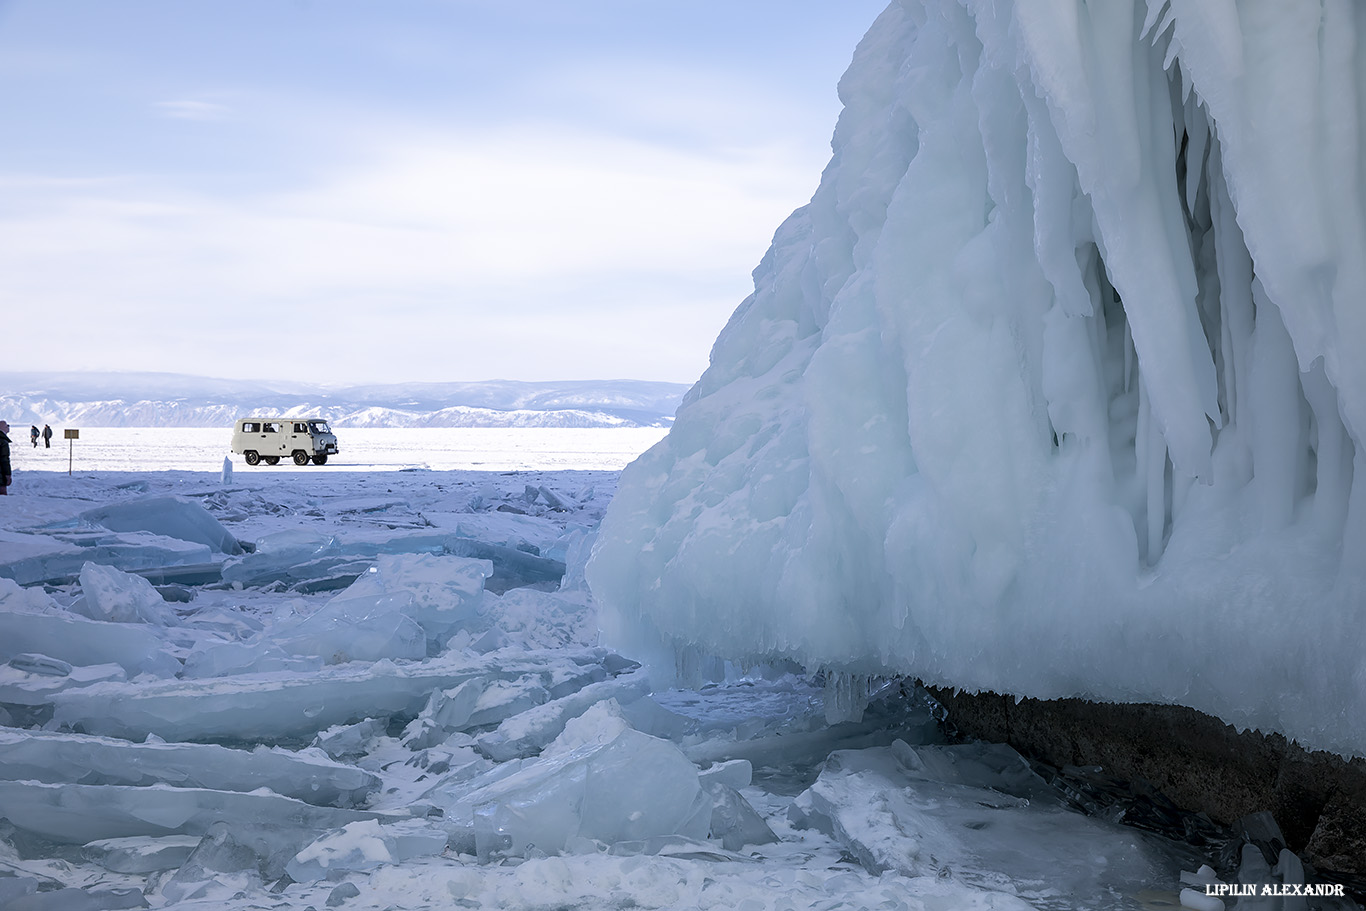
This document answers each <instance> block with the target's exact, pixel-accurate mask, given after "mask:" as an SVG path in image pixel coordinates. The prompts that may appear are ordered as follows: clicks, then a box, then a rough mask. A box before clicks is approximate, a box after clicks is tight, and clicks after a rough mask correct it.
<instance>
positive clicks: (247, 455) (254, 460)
mask: <svg viewBox="0 0 1366 911" xmlns="http://www.w3.org/2000/svg"><path fill="white" fill-rule="evenodd" d="M242 458H244V459H246V460H247V464H248V465H256V464H258V463H259V462H260V461H261V456H260V455H259V454H258V453H257V452H256V450H254V449H248V450H247V451H246V452H244V453H242Z"/></svg>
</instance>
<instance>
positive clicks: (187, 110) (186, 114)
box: [153, 101, 232, 121]
mask: <svg viewBox="0 0 1366 911" xmlns="http://www.w3.org/2000/svg"><path fill="white" fill-rule="evenodd" d="M153 106H154V107H155V108H156V110H157V113H159V114H160V115H161V116H162V117H169V118H171V119H172V120H199V121H214V120H224V119H226V118H227V116H228V115H229V114H231V113H232V110H231V109H230V108H229V107H228V106H227V105H223V104H218V103H217V102H213V101H158V102H157V103H156V104H155V105H153Z"/></svg>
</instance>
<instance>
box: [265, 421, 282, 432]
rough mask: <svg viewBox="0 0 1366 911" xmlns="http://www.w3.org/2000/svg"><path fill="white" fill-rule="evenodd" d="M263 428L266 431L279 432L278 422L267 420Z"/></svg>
mask: <svg viewBox="0 0 1366 911" xmlns="http://www.w3.org/2000/svg"><path fill="white" fill-rule="evenodd" d="M265 430H266V433H279V432H280V425H279V424H274V423H270V422H267V423H266V427H265Z"/></svg>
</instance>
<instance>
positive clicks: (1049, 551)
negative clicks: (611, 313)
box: [589, 0, 1366, 755]
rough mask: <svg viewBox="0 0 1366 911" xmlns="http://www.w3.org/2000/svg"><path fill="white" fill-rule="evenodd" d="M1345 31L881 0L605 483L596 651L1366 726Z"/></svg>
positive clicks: (1335, 1)
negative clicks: (608, 494)
mask: <svg viewBox="0 0 1366 911" xmlns="http://www.w3.org/2000/svg"><path fill="white" fill-rule="evenodd" d="M1363 38H1366V8H1363V7H1362V6H1361V5H1360V4H1355V3H1352V2H1350V0H1325V2H1322V3H1320V2H1317V0H1315V2H1309V0H1303V2H1301V0H1293V2H1292V0H1247V2H1241V3H1236V4H1235V3H1234V2H1233V0H1147V2H1144V0H1107V2H1105V3H1084V2H1079V0H1048V2H1040V3H1018V4H1015V3H1011V2H1009V0H995V2H992V0H959V2H953V0H897V2H895V3H892V4H891V5H890V6H889V7H888V9H887V10H886V11H885V12H884V13H883V14H882V16H880V17H879V19H878V20H877V22H876V23H875V24H874V25H873V27H872V29H871V30H870V31H869V33H868V35H867V36H866V37H865V39H864V40H863V42H862V43H861V44H860V46H859V48H858V51H857V53H856V55H855V58H854V61H853V64H852V65H851V67H850V69H849V71H848V73H847V74H846V75H845V77H844V79H843V80H842V81H841V83H840V93H841V98H842V99H843V101H844V104H845V109H844V112H843V114H842V115H841V118H840V121H839V124H838V126H837V128H836V131H835V136H834V140H833V144H832V145H833V151H834V157H833V159H832V161H831V164H830V165H829V167H828V168H827V169H826V171H825V174H824V175H823V178H822V180H821V184H820V187H819V189H818V190H817V192H816V194H815V196H814V197H813V199H812V201H811V203H810V204H809V205H808V206H806V207H804V208H802V209H800V210H798V211H797V212H795V213H794V214H793V215H792V216H791V217H790V218H789V219H788V220H787V221H786V222H785V223H784V224H783V225H782V226H781V227H780V228H779V229H778V232H777V234H776V236H775V238H774V242H773V246H772V248H771V249H770V251H769V252H768V254H767V255H766V256H765V257H764V259H763V261H762V262H761V263H760V265H759V267H758V268H757V269H756V270H755V273H754V277H755V292H754V294H753V295H752V296H751V297H750V298H748V299H747V300H746V301H745V302H744V303H742V304H741V305H740V307H739V309H738V310H737V311H736V313H735V315H734V316H733V317H732V318H731V320H730V323H729V324H728V325H727V326H726V328H725V329H724V331H723V332H722V334H721V336H720V337H719V338H718V340H717V342H716V345H715V347H714V349H713V351H712V358H711V366H710V368H709V369H708V371H707V372H706V373H705V374H704V375H703V377H702V378H701V380H700V381H699V382H698V384H697V385H696V386H695V387H694V388H693V389H692V391H691V392H690V393H689V395H688V396H687V398H686V399H685V401H684V403H683V405H682V406H681V408H680V410H679V412H678V415H677V420H676V423H675V424H674V426H673V429H672V430H671V431H670V433H669V435H668V437H667V438H665V439H664V440H663V441H662V442H661V443H659V444H658V445H657V446H656V447H655V448H654V449H652V450H651V451H650V452H648V453H647V454H646V455H644V456H643V457H641V458H640V459H639V460H638V461H637V462H635V463H634V464H633V465H632V466H631V467H630V468H628V469H627V470H626V472H625V474H624V475H623V477H622V481H621V485H620V488H619V492H618V495H617V497H616V500H615V501H614V502H613V504H612V507H611V509H610V511H609V513H608V515H607V517H606V519H605V521H604V523H603V527H602V533H601V536H600V538H599V541H598V543H597V545H596V549H595V553H594V556H593V560H592V563H591V564H590V566H589V579H590V581H591V583H592V585H593V590H594V593H595V595H596V596H597V597H598V598H599V600H600V602H601V603H602V604H603V606H604V614H605V616H604V625H605V627H606V628H607V630H608V632H609V634H610V635H611V637H612V638H613V640H614V644H615V645H617V646H618V647H620V648H622V649H624V650H626V651H627V652H628V653H631V654H636V655H640V654H642V653H643V650H645V649H653V650H654V654H655V655H656V656H657V659H656V660H657V662H658V661H668V662H670V664H672V662H673V660H674V658H675V657H676V656H682V657H684V658H687V657H688V656H696V655H698V654H711V655H714V656H720V657H724V658H728V659H735V660H742V661H759V660H768V659H770V658H772V657H773V656H783V657H787V658H791V659H795V660H797V661H799V662H801V663H803V664H804V665H806V666H808V667H817V666H820V667H825V668H828V669H831V670H833V671H838V672H842V673H844V674H852V675H878V674H889V673H898V674H900V673H906V674H915V675H918V676H920V677H922V678H924V679H926V680H928V681H931V682H934V683H939V684H945V685H950V686H955V687H961V688H967V689H990V690H995V691H999V692H1008V693H1015V694H1019V695H1028V696H1035V697H1040V698H1052V697H1062V696H1082V697H1088V698H1095V699H1101V700H1110V701H1126V702H1132V701H1152V702H1162V703H1179V704H1185V705H1189V706H1192V707H1194V708H1197V709H1201V710H1203V711H1207V712H1210V713H1213V714H1215V715H1217V716H1219V717H1221V718H1223V719H1225V720H1227V721H1229V722H1232V723H1234V724H1237V725H1239V726H1243V727H1257V728H1261V729H1263V730H1276V731H1280V732H1282V733H1284V734H1286V735H1289V736H1290V737H1292V738H1295V739H1297V740H1299V741H1300V742H1301V743H1302V744H1304V745H1305V746H1307V747H1310V748H1326V749H1331V750H1335V751H1338V752H1341V753H1345V754H1355V755H1366V727H1364V726H1363V725H1362V724H1361V721H1360V719H1361V718H1363V717H1366V665H1363V664H1362V662H1361V660H1360V654H1361V632H1360V629H1361V626H1360V619H1361V616H1362V608H1363V605H1366V463H1364V462H1363V459H1366V447H1363V440H1364V439H1366V438H1364V437H1363V433H1366V358H1362V357H1361V355H1360V352H1362V351H1363V350H1366V231H1364V230H1363V226H1364V222H1366V219H1364V217H1363V216H1364V215H1366V195H1364V194H1363V180H1362V177H1363V167H1364V164H1366V149H1363V146H1362V115H1363V113H1366V55H1363V54H1361V53H1359V52H1358V50H1357V45H1358V43H1359V42H1360V41H1361V40H1363ZM685 666H692V665H690V663H689V662H688V661H683V662H682V663H681V664H680V667H685Z"/></svg>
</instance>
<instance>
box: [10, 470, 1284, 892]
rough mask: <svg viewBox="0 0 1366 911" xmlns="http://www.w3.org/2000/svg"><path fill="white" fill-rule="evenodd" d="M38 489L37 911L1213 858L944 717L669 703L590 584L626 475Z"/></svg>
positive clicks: (40, 483)
mask: <svg viewBox="0 0 1366 911" xmlns="http://www.w3.org/2000/svg"><path fill="white" fill-rule="evenodd" d="M16 477H17V478H18V480H19V482H20V483H19V485H18V486H17V487H16V489H15V493H14V494H13V495H11V496H8V497H5V498H3V499H0V575H3V576H6V577H9V576H13V575H16V574H17V575H21V576H23V577H25V578H26V579H27V580H28V581H27V582H26V583H25V584H22V585H21V584H20V583H18V582H16V581H13V579H12V578H0V706H3V708H0V722H3V726H0V818H3V821H0V907H3V908H5V909H7V911H25V909H28V911H32V909H57V911H79V909H114V908H125V907H145V906H151V907H163V908H179V909H189V908H200V909H249V908H250V909H257V908H278V909H299V911H302V909H305V908H310V907H311V908H315V909H321V908H324V907H344V908H351V909H405V911H408V909H423V908H443V909H445V908H461V907H470V908H547V909H548V908H557V909H564V908H689V907H700V908H706V907H724V908H741V909H756V911H757V909H782V908H789V909H798V908H850V909H853V908H889V909H893V908H905V909H946V908H979V909H1023V908H1028V907H1040V908H1094V907H1099V906H1104V907H1108V908H1126V907H1128V908H1139V907H1144V902H1151V901H1155V900H1166V901H1168V902H1174V901H1175V899H1176V892H1177V890H1178V889H1180V888H1181V881H1180V875H1181V874H1180V871H1181V869H1182V868H1184V869H1186V870H1193V869H1195V868H1196V867H1197V866H1198V865H1199V863H1200V860H1199V858H1196V857H1194V856H1193V855H1192V854H1191V853H1190V851H1189V850H1188V849H1183V848H1180V847H1178V846H1174V845H1170V844H1167V843H1165V842H1163V841H1161V840H1160V839H1157V838H1155V837H1152V836H1148V835H1145V834H1143V833H1140V832H1138V831H1137V830H1131V829H1124V828H1121V827H1119V826H1116V825H1113V824H1111V823H1108V822H1102V821H1100V820H1097V819H1091V818H1088V817H1085V816H1082V815H1080V814H1079V813H1076V812H1074V811H1072V810H1071V809H1068V808H1067V806H1066V805H1065V803H1064V801H1063V800H1062V798H1061V796H1060V794H1059V793H1058V792H1056V791H1054V790H1053V789H1052V788H1050V787H1049V786H1047V785H1045V784H1044V782H1043V781H1042V780H1041V779H1040V778H1039V777H1038V776H1037V775H1035V774H1034V773H1033V772H1032V771H1031V769H1030V767H1029V766H1028V765H1026V764H1025V763H1024V762H1023V760H1021V758H1020V757H1019V756H1018V755H1017V754H1015V753H1013V752H1012V751H1011V750H1009V749H1008V748H1005V747H1002V746H996V745H989V744H967V745H949V744H946V743H944V742H943V740H942V737H941V735H940V733H939V729H938V727H937V725H936V724H935V723H934V721H933V719H932V717H931V714H930V711H931V710H930V708H929V707H928V706H927V704H926V703H924V702H921V701H918V700H917V699H916V698H915V697H914V696H913V694H912V695H907V694H903V693H901V692H900V691H899V690H895V691H893V692H891V693H889V694H888V695H887V697H886V698H884V699H881V700H875V701H874V702H873V704H872V705H871V706H870V708H869V710H868V711H867V713H866V714H865V715H864V716H863V717H862V718H861V719H860V720H858V721H852V720H851V721H845V722H842V723H837V724H831V723H829V722H828V721H827V720H826V706H825V703H824V691H823V689H822V688H820V687H819V686H817V685H815V684H813V683H812V682H811V681H809V680H807V679H805V678H803V677H800V676H794V675H791V674H783V673H779V672H778V670H776V669H772V668H770V669H769V673H768V677H767V678H766V679H765V678H760V677H755V676H751V677H748V678H742V679H735V680H732V682H730V683H728V684H725V685H713V686H708V687H704V688H702V689H699V690H695V691H682V690H663V691H661V690H656V689H655V688H654V687H653V686H652V685H651V683H650V681H649V678H648V676H647V674H646V672H645V671H644V669H642V668H641V667H640V666H639V665H638V664H637V663H636V662H635V661H634V660H632V659H631V656H629V655H620V654H617V653H615V652H613V651H610V650H608V649H605V648H603V647H601V646H600V645H599V644H598V641H597V640H598V632H597V620H596V616H595V606H594V604H593V601H592V598H591V596H590V595H589V593H588V592H587V591H586V590H585V588H584V583H583V576H582V564H583V560H584V557H585V542H586V541H587V540H588V535H589V534H590V530H591V529H592V528H593V527H594V526H595V525H596V524H597V523H598V521H599V520H600V518H601V516H602V513H603V510H604V508H605V507H606V505H607V503H608V501H609V499H610V498H611V496H612V494H613V491H614V488H615V484H616V478H617V475H616V473H615V472H610V471H582V472H573V471H571V472H537V471H521V472H508V473H495V472H470V471H397V472H386V473H355V472H346V471H334V470H332V466H330V465H329V466H327V468H326V470H323V471H312V472H309V471H299V472H293V473H288V472H275V471H270V470H247V469H245V468H244V467H243V466H242V465H241V464H240V463H239V464H238V466H237V470H236V471H235V472H234V474H233V477H232V479H231V480H226V481H225V480H224V479H223V478H222V477H221V476H220V475H218V474H212V473H207V472H200V473H194V472H177V471H171V472H145V473H128V472H102V473H98V474H83V475H80V476H77V477H74V478H68V477H66V476H65V475H63V474H52V473H41V472H21V473H20V474H18V475H17V476H16ZM73 552H74V553H75V554H76V557H74V558H73V556H72V554H73ZM471 554H475V555H478V556H471ZM81 557H89V558H90V559H89V560H85V559H81ZM92 561H93V562H92ZM177 567H180V570H181V571H183V572H182V574H181V575H179V576H177V572H178V569H177ZM566 567H567V572H565V574H564V577H563V581H562V583H560V582H559V578H560V575H559V574H560V573H561V572H563V571H564V570H565V569H566ZM130 569H139V570H140V571H141V573H142V574H141V575H139V574H135V573H132V572H129V571H127V570H130ZM550 577H553V581H552V579H551V578H550ZM40 579H48V580H51V581H50V582H49V584H47V585H44V584H42V582H41V581H39V580H40ZM149 579H152V580H155V581H156V583H157V584H156V585H154V584H153V582H152V581H148V580H149ZM176 579H179V581H176ZM1257 864H1260V867H1258V866H1257ZM1253 872H1254V874H1255V875H1260V876H1262V877H1263V879H1266V880H1268V881H1269V880H1271V879H1273V878H1274V879H1275V880H1276V881H1281V880H1284V881H1294V880H1295V877H1296V876H1297V875H1300V874H1299V873H1298V872H1297V868H1295V867H1293V865H1291V864H1290V863H1289V862H1287V863H1286V864H1283V865H1282V867H1281V868H1278V869H1277V871H1276V874H1275V876H1274V877H1273V874H1272V872H1271V870H1270V868H1269V867H1267V866H1266V863H1265V861H1262V860H1261V855H1257V858H1256V863H1254V864H1253ZM1189 878H1190V877H1189V876H1188V877H1187V879H1189ZM1148 906H1149V907H1151V905H1148Z"/></svg>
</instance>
